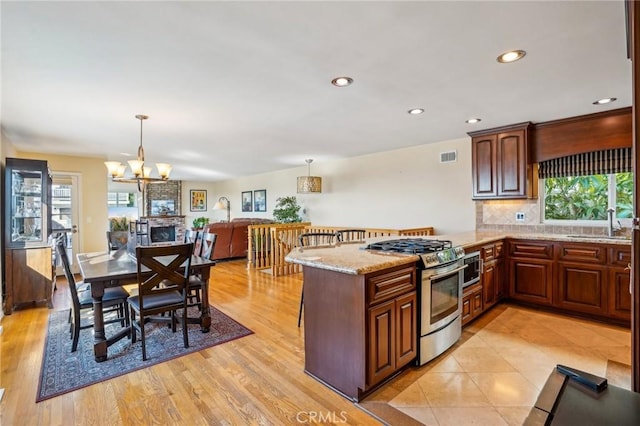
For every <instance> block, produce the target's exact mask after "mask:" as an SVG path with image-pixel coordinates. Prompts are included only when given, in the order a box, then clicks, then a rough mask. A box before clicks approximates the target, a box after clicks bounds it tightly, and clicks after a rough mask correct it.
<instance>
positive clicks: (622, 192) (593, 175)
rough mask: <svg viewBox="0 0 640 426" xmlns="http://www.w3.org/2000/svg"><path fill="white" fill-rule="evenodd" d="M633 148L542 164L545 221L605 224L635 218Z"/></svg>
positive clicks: (599, 152) (577, 155) (576, 156)
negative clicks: (611, 213) (610, 213)
mask: <svg viewBox="0 0 640 426" xmlns="http://www.w3.org/2000/svg"><path fill="white" fill-rule="evenodd" d="M632 168H633V162H632V158H631V148H618V149H610V150H603V151H596V152H588V153H582V154H576V155H572V156H569V157H562V158H556V159H553V160H548V161H544V162H541V163H540V164H539V176H540V178H541V179H543V180H544V184H542V185H540V187H541V188H543V194H542V201H543V213H544V221H545V222H548V221H580V222H582V223H584V222H585V221H605V220H606V219H607V210H608V209H610V208H613V209H614V210H615V211H616V218H618V219H626V218H631V217H632V212H633V210H632V206H633V174H632V173H631V172H632Z"/></svg>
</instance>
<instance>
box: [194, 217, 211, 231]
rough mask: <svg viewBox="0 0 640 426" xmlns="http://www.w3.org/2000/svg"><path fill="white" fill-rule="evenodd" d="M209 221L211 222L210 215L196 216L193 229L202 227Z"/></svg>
mask: <svg viewBox="0 0 640 426" xmlns="http://www.w3.org/2000/svg"><path fill="white" fill-rule="evenodd" d="M208 223H209V218H208V217H204V216H201V217H196V218H195V219H193V229H195V230H198V229H202V228H204V226H205V225H207V224H208Z"/></svg>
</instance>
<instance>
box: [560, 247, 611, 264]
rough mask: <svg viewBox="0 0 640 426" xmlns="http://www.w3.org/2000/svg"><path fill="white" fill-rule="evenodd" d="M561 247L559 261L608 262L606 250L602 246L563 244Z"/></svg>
mask: <svg viewBox="0 0 640 426" xmlns="http://www.w3.org/2000/svg"><path fill="white" fill-rule="evenodd" d="M559 247H560V248H559V250H558V251H559V253H558V259H559V260H562V261H572V262H587V263H598V264H604V263H605V262H606V260H607V251H606V248H605V247H604V246H601V245H596V244H577V243H569V244H567V243H562V244H559Z"/></svg>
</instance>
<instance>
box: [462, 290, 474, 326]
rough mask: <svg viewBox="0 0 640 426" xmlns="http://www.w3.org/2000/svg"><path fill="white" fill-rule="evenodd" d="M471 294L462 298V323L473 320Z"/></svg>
mask: <svg viewBox="0 0 640 426" xmlns="http://www.w3.org/2000/svg"><path fill="white" fill-rule="evenodd" d="M471 296H472V295H471V294H470V295H468V296H465V297H464V298H463V299H462V325H465V324H466V323H468V322H469V321H471Z"/></svg>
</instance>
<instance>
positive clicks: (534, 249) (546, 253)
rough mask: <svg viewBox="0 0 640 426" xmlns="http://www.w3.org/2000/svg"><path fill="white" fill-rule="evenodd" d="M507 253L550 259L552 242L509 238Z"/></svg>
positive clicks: (515, 255) (513, 255)
mask: <svg viewBox="0 0 640 426" xmlns="http://www.w3.org/2000/svg"><path fill="white" fill-rule="evenodd" d="M509 255H510V256H512V257H517V256H520V257H526V258H537V259H551V258H553V242H552V241H528V240H511V241H510V242H509Z"/></svg>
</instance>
